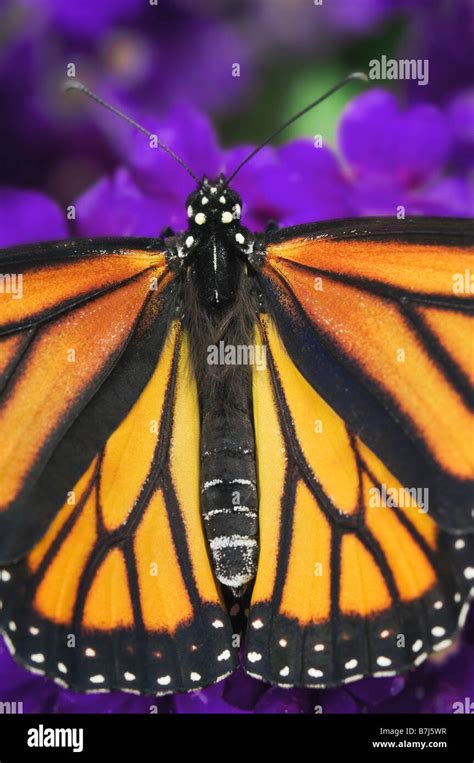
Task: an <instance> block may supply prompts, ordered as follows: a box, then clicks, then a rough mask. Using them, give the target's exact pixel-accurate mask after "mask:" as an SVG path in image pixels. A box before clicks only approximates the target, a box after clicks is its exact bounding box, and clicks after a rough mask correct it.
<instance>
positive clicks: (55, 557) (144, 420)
mask: <svg viewBox="0 0 474 763" xmlns="http://www.w3.org/2000/svg"><path fill="white" fill-rule="evenodd" d="M199 428H200V427H199V412H198V403H197V390H196V384H195V381H194V378H193V374H192V371H191V369H190V366H189V358H188V346H187V339H186V336H185V334H184V333H183V332H182V331H181V329H180V327H179V325H178V324H177V323H173V324H172V325H171V328H170V334H169V337H168V338H167V340H166V342H165V344H164V347H163V350H162V352H161V355H160V358H159V361H158V362H157V365H156V368H155V370H154V372H153V374H152V376H151V378H150V379H149V381H148V383H147V384H146V386H145V387H144V389H143V391H142V393H141V395H140V396H139V397H138V400H137V401H136V402H135V404H134V406H133V407H132V408H131V410H130V411H129V413H128V414H127V416H126V417H125V418H124V419H123V421H122V422H121V423H120V425H119V426H118V427H117V429H116V430H115V431H114V432H113V434H112V435H111V436H110V437H109V439H108V440H107V442H106V444H105V445H104V447H102V448H101V449H100V451H99V452H98V453H97V454H96V457H95V458H94V460H93V461H92V463H91V464H90V466H89V468H88V469H87V470H86V471H85V473H84V474H83V476H82V477H81V478H80V480H79V481H78V483H77V485H76V486H75V487H74V489H73V490H72V491H71V493H70V494H69V497H68V500H67V501H66V502H65V504H64V506H63V507H62V509H61V510H60V511H59V513H58V514H57V516H56V518H55V519H54V521H53V523H52V524H51V526H50V528H49V529H48V531H47V532H46V534H45V535H44V537H43V538H42V540H41V541H40V542H39V543H38V544H37V545H36V546H35V548H34V549H33V550H32V551H31V552H30V553H29V555H28V556H27V558H26V559H25V560H24V561H21V562H19V563H17V564H15V565H11V566H9V567H6V568H4V569H3V571H2V572H1V573H0V580H1V582H0V586H1V589H0V590H2V589H3V590H2V594H1V598H2V601H3V609H2V613H1V617H2V625H3V628H4V630H5V633H6V634H7V636H8V639H9V642H10V643H11V644H13V647H14V648H15V649H16V652H17V655H18V657H19V658H20V660H21V661H22V662H23V663H24V664H26V665H27V666H28V667H29V668H33V669H39V670H41V672H44V673H46V674H47V675H49V676H52V677H54V678H55V679H56V680H60V681H63V682H64V683H65V684H66V685H68V686H71V687H72V688H74V689H78V690H81V691H91V690H92V691H94V690H95V691H96V690H112V689H125V690H134V691H140V692H142V693H152V694H160V693H167V692H176V691H188V690H192V689H196V688H199V687H201V686H203V685H207V684H209V683H212V682H214V681H216V680H218V679H219V678H220V677H222V676H223V675H226V674H227V673H228V672H230V671H231V670H232V669H233V668H234V667H235V663H236V656H235V650H234V649H233V647H232V630H231V626H230V621H229V619H228V616H227V613H226V612H225V610H224V607H223V604H222V601H221V595H220V591H219V590H218V588H217V586H216V583H215V579H214V576H213V573H212V570H211V566H210V562H209V557H208V552H207V548H206V542H205V538H204V533H203V530H202V523H201V515H200V508H199Z"/></svg>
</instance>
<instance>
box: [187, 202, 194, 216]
mask: <svg viewBox="0 0 474 763" xmlns="http://www.w3.org/2000/svg"><path fill="white" fill-rule="evenodd" d="M193 214H194V212H193V208H192V206H191V204H190V205H189V207H188V217H192V216H193Z"/></svg>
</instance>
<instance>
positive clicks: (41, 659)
mask: <svg viewBox="0 0 474 763" xmlns="http://www.w3.org/2000/svg"><path fill="white" fill-rule="evenodd" d="M31 660H32V662H37V663H38V664H40V663H42V662H44V654H41V652H38V653H37V654H32V655H31Z"/></svg>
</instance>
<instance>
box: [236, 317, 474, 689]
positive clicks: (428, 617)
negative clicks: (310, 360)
mask: <svg viewBox="0 0 474 763" xmlns="http://www.w3.org/2000/svg"><path fill="white" fill-rule="evenodd" d="M257 341H260V342H261V343H262V344H263V346H264V347H265V348H266V353H267V370H266V371H258V370H255V371H254V382H253V401H254V420H255V435H256V450H257V462H258V483H259V518H260V519H259V521H260V557H259V564H258V572H257V577H256V581H255V586H254V590H253V594H252V601H251V607H250V613H249V625H248V629H247V636H246V645H245V646H246V652H245V663H244V664H245V669H246V670H247V672H249V673H251V674H252V675H254V676H256V677H258V678H262V679H264V680H267V681H270V682H272V683H277V684H280V685H289V686H331V685H337V684H339V683H341V682H345V681H350V680H356V679H357V678H360V677H362V676H363V675H392V674H394V673H398V672H400V671H402V670H405V669H407V668H409V667H410V666H412V665H418V664H419V663H420V662H422V661H423V660H424V659H426V657H427V656H428V654H429V653H430V652H431V651H433V650H440V649H444V648H445V647H446V646H448V645H449V644H450V643H451V640H452V639H453V638H454V635H455V633H456V632H457V629H458V627H459V626H460V624H461V623H462V621H463V619H464V617H465V614H466V611H467V599H468V598H469V595H470V587H471V586H472V582H473V578H474V568H473V567H472V559H473V554H474V536H472V535H470V536H466V537H462V536H456V537H450V536H448V535H447V534H446V533H444V532H443V531H441V530H440V529H439V528H438V527H437V525H436V524H435V522H434V521H433V519H432V518H431V516H430V514H431V513H432V512H431V509H432V506H431V494H430V493H429V491H427V492H426V491H424V490H419V491H418V490H417V491H416V492H413V491H412V492H411V493H407V491H406V490H405V489H404V488H402V486H401V485H400V483H399V482H398V481H397V479H395V477H394V476H393V474H392V473H391V472H390V470H389V469H387V467H386V466H385V465H384V464H383V462H382V461H381V460H380V459H379V458H377V456H376V455H375V454H374V453H373V452H372V451H371V450H370V449H369V448H368V447H367V446H366V445H364V443H363V442H362V440H361V439H360V438H359V437H358V436H357V435H356V434H355V433H354V432H353V431H352V430H351V428H350V427H348V426H347V424H346V423H345V422H344V421H343V419H342V418H341V417H340V416H339V415H338V414H337V413H336V412H335V411H334V409H333V408H331V407H330V406H329V405H328V404H327V403H326V402H325V401H324V399H323V398H322V397H321V396H320V395H319V394H318V393H317V392H316V391H315V389H314V388H313V387H312V386H311V385H310V384H309V383H308V381H306V379H305V378H304V377H303V375H302V374H301V373H300V372H299V371H298V369H297V368H296V366H295V365H294V363H293V362H292V360H291V358H290V356H289V354H288V353H287V352H286V350H285V348H284V346H283V344H282V342H281V340H280V338H279V336H278V333H277V330H276V328H275V325H274V323H273V322H272V320H271V319H270V318H268V317H267V316H265V315H264V316H262V317H261V321H260V329H259V336H258V337H257ZM472 592H474V589H473V590H472ZM472 592H471V593H472Z"/></svg>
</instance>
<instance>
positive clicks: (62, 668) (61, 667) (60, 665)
mask: <svg viewBox="0 0 474 763" xmlns="http://www.w3.org/2000/svg"><path fill="white" fill-rule="evenodd" d="M58 670H59V672H60V673H67V667H66V666H65V664H64V662H58Z"/></svg>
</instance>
